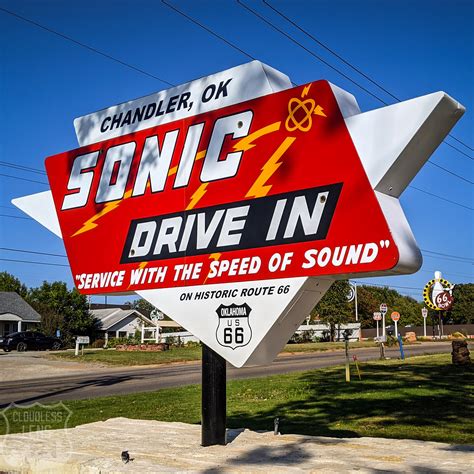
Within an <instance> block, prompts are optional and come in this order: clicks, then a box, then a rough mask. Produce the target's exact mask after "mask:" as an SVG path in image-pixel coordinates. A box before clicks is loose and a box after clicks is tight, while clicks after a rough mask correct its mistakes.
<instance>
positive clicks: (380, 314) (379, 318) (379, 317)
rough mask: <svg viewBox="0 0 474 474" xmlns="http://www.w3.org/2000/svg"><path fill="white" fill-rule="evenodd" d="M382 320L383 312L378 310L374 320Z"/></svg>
mask: <svg viewBox="0 0 474 474" xmlns="http://www.w3.org/2000/svg"><path fill="white" fill-rule="evenodd" d="M381 320H382V313H379V312H378V311H377V312H375V313H374V321H381Z"/></svg>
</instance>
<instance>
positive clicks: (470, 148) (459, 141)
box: [449, 134, 474, 160]
mask: <svg viewBox="0 0 474 474" xmlns="http://www.w3.org/2000/svg"><path fill="white" fill-rule="evenodd" d="M449 137H450V138H452V139H453V140H456V141H457V142H458V143H460V144H461V145H464V146H465V147H466V148H469V150H472V151H474V148H472V146H469V145H468V144H467V143H464V142H463V141H462V140H459V138H456V137H455V136H454V135H451V134H449ZM473 159H474V158H471V160H473Z"/></svg>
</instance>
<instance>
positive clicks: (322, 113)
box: [313, 105, 327, 117]
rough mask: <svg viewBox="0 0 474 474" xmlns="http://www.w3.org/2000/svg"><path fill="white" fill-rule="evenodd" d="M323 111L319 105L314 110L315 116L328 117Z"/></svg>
mask: <svg viewBox="0 0 474 474" xmlns="http://www.w3.org/2000/svg"><path fill="white" fill-rule="evenodd" d="M323 110H324V109H323V108H322V107H321V106H320V105H317V106H316V107H315V108H314V110H313V114H314V115H320V116H321V117H327V115H326V114H325V113H324V112H323Z"/></svg>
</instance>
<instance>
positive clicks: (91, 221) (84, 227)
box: [72, 189, 132, 237]
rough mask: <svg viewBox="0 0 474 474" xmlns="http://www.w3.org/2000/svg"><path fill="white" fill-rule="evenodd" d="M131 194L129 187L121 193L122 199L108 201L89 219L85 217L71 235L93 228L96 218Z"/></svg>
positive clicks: (95, 225)
mask: <svg viewBox="0 0 474 474" xmlns="http://www.w3.org/2000/svg"><path fill="white" fill-rule="evenodd" d="M131 195H132V190H131V189H130V190H129V191H127V192H126V193H125V194H124V195H123V198H122V199H118V200H117V201H111V202H108V203H107V204H106V205H105V206H104V208H103V209H102V210H101V211H99V212H98V213H97V214H95V215H94V216H92V217H91V218H90V219H87V220H86V222H84V224H82V227H81V228H80V229H79V230H78V231H77V232H75V233H74V234H72V237H76V235H80V234H83V233H84V232H88V231H89V230H92V229H95V228H96V227H97V226H98V225H99V224H96V223H95V221H96V220H98V219H100V218H101V217H103V216H105V215H106V214H108V213H109V212H111V211H113V210H114V209H117V207H119V205H120V203H121V202H122V201H123V200H124V199H128V198H129V197H131Z"/></svg>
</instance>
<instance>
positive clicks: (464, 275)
mask: <svg viewBox="0 0 474 474" xmlns="http://www.w3.org/2000/svg"><path fill="white" fill-rule="evenodd" d="M436 271H438V270H424V269H423V270H420V272H426V273H431V274H433V273H434V272H436ZM443 273H447V274H448V275H454V276H460V277H464V278H473V277H474V274H473V275H466V274H464V273H457V272H450V271H446V272H444V271H443Z"/></svg>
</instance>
